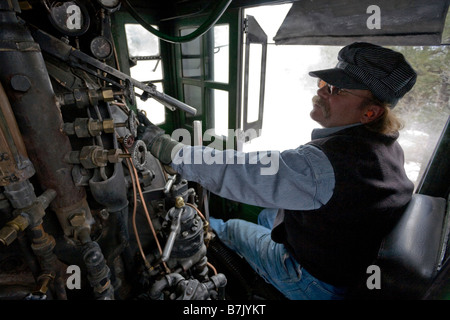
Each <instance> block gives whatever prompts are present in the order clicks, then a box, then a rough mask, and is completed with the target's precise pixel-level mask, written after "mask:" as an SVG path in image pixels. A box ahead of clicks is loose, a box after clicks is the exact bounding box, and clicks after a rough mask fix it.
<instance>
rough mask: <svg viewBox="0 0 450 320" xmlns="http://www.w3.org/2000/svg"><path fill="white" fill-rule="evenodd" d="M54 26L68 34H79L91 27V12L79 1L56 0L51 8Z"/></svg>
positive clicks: (51, 18)
mask: <svg viewBox="0 0 450 320" xmlns="http://www.w3.org/2000/svg"><path fill="white" fill-rule="evenodd" d="M49 13H50V14H49V19H50V22H51V23H52V24H53V26H54V27H55V28H56V29H58V31H60V32H62V33H63V34H65V35H67V36H79V35H82V34H83V33H85V32H86V31H87V29H88V28H89V22H90V19H89V14H88V12H87V10H86V8H85V7H84V6H83V5H81V4H80V3H78V2H77V1H65V2H62V1H55V2H53V3H52V4H51V6H50V8H49Z"/></svg>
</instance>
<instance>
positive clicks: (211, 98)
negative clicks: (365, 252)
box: [0, 0, 450, 300]
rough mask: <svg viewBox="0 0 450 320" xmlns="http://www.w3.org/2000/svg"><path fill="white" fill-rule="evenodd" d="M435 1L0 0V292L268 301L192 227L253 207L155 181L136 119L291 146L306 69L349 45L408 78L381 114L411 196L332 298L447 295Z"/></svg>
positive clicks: (440, 10)
mask: <svg viewBox="0 0 450 320" xmlns="http://www.w3.org/2000/svg"><path fill="white" fill-rule="evenodd" d="M448 8H449V1H448V0H445V1H442V0H439V1H430V0H415V1H411V0H408V1H406V0H398V1H385V0H383V1H378V3H377V5H373V4H372V3H371V1H358V2H355V1H350V0H342V1H331V0H314V1H301V0H298V1H285V0H220V1H219V0H218V1H205V0H166V1H145V0H112V1H105V0H91V1H88V0H69V1H53V0H24V1H19V0H9V1H6V0H0V61H1V63H0V107H1V110H0V111H1V116H0V300H71V299H72V300H176V299H177V300H285V299H286V298H285V297H283V296H282V295H281V294H280V293H279V292H278V291H277V290H276V289H275V288H273V287H272V286H271V285H269V284H268V283H266V282H265V281H264V280H263V279H262V278H260V277H259V276H258V275H257V274H256V273H255V272H254V271H253V270H252V269H251V268H250V266H249V265H248V264H247V263H246V262H245V261H244V260H243V259H242V258H240V257H239V256H237V255H236V254H234V253H233V252H232V251H230V250H229V249H228V248H226V247H225V246H224V245H223V244H222V243H221V242H220V241H219V240H218V239H217V238H216V237H215V235H214V232H213V231H212V230H211V229H210V228H209V223H208V219H209V216H215V217H219V218H224V219H228V218H242V219H245V220H249V221H253V222H255V221H256V219H257V215H258V213H259V212H260V211H261V209H263V208H260V207H257V206H252V205H248V204H245V203H237V202H235V201H231V200H229V199H224V198H221V197H220V196H218V195H216V194H214V193H212V192H210V191H208V190H206V189H204V188H203V187H202V186H200V185H198V184H196V183H193V182H191V181H186V180H184V179H183V177H181V176H180V175H178V174H170V173H168V172H167V171H166V170H165V168H164V166H163V165H162V164H161V163H160V162H159V161H158V160H157V159H156V158H155V157H153V156H152V155H151V153H150V152H149V151H148V150H147V147H146V145H145V143H143V142H142V141H141V140H139V139H138V129H139V126H140V125H141V120H140V119H141V118H140V115H141V114H144V115H145V116H146V117H147V118H148V119H149V120H150V121H151V122H152V123H154V124H156V125H158V126H159V127H160V128H162V129H164V130H165V132H166V133H168V134H170V135H172V137H176V138H177V139H179V140H180V142H182V143H185V144H188V145H205V146H213V147H214V148H217V149H221V150H222V149H225V148H232V149H236V150H240V151H245V152H247V151H249V152H250V151H254V150H274V149H275V150H280V149H281V150H284V149H288V148H296V147H297V146H298V145H300V144H301V143H306V142H308V139H309V138H310V132H311V130H312V128H314V125H315V124H314V123H312V120H311V119H309V116H308V115H309V111H310V100H311V98H312V95H314V92H315V90H317V88H316V83H315V81H314V80H313V79H311V78H308V77H307V73H308V71H309V70H311V69H313V68H317V67H318V66H320V67H331V66H333V65H334V64H335V63H336V54H337V52H338V50H339V49H340V48H342V47H343V46H345V45H347V44H350V43H352V42H355V41H367V42H372V43H375V44H380V45H383V46H388V47H393V48H395V49H397V50H399V51H400V52H402V53H404V54H405V56H406V58H407V59H408V60H410V61H411V63H412V65H413V67H414V68H415V69H416V71H417V72H418V75H419V77H418V79H419V80H418V83H417V85H416V87H415V88H414V90H413V91H412V92H411V93H410V94H408V95H407V96H405V98H404V99H403V100H402V101H401V103H399V105H398V106H397V107H396V108H397V109H398V110H399V113H400V117H401V118H402V120H403V121H404V122H405V128H404V129H403V131H402V132H401V135H400V139H399V140H400V144H401V145H402V147H403V148H404V149H405V159H406V161H405V167H407V173H408V177H410V179H411V180H412V181H413V182H414V185H415V189H414V194H413V198H412V200H411V202H410V204H409V205H408V207H407V208H406V210H405V212H404V214H403V216H402V218H401V219H400V221H399V222H398V224H397V225H396V227H395V228H394V229H393V230H392V231H391V232H390V233H389V234H388V236H387V237H386V238H385V239H384V241H383V243H382V246H381V247H380V251H379V254H378V258H377V259H376V260H375V261H374V262H373V266H375V267H376V268H378V269H368V274H367V279H364V281H362V282H361V283H359V284H358V285H357V286H355V288H353V289H352V290H351V292H350V294H349V297H348V298H349V299H352V300H362V299H364V300H371V299H384V300H391V299H419V300H441V299H450V247H449V240H450V239H449V235H450V217H449V216H450V213H449V202H450V195H449V193H450V183H449V182H450V162H449V161H448V154H449V150H450V125H449V124H450V121H449V120H450V85H449V79H450V55H449V44H450V15H449V14H448ZM302 73H303V74H302ZM299 88H301V90H304V91H301V90H300V89H299ZM299 109H301V110H299ZM180 129H182V130H184V132H189V133H190V137H189V139H186V137H185V136H182V135H181V134H179V132H180ZM377 272H379V273H377ZM378 274H379V275H380V278H377V275H378Z"/></svg>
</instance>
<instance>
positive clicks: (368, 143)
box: [272, 126, 414, 286]
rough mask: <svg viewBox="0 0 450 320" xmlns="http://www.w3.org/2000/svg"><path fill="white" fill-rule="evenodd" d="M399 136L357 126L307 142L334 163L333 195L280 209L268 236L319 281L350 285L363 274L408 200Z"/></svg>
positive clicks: (409, 189) (409, 187)
mask: <svg viewBox="0 0 450 320" xmlns="http://www.w3.org/2000/svg"><path fill="white" fill-rule="evenodd" d="M397 138H398V134H397V135H395V136H386V135H381V134H377V133H374V132H371V131H369V130H367V129H366V128H365V127H364V126H356V127H352V128H349V129H344V130H341V131H339V132H337V133H335V134H332V135H331V136H328V137H326V138H322V139H316V140H312V141H311V142H310V143H309V144H311V145H313V146H316V147H318V148H320V149H321V150H322V151H323V152H324V153H325V155H326V156H327V157H328V159H329V160H330V162H331V164H332V166H333V169H334V174H335V180H336V183H335V188H334V191H333V195H332V197H331V199H330V200H329V201H328V203H327V204H325V205H324V206H322V207H321V208H319V209H317V210H309V211H301V210H280V211H279V213H278V215H277V218H276V220H275V224H274V229H273V230H272V238H273V240H274V241H276V242H280V243H284V244H285V246H286V248H287V249H288V250H289V251H290V252H291V254H292V255H293V256H294V257H295V259H296V260H297V261H298V262H299V263H300V265H302V266H303V267H304V268H305V269H306V270H308V272H309V273H311V274H312V275H313V276H315V277H316V278H318V279H319V280H322V281H324V282H327V283H329V284H332V285H335V286H349V285H352V284H353V283H355V282H356V281H360V280H361V279H362V278H363V277H366V278H367V277H368V274H367V273H366V272H367V267H368V266H369V265H371V264H372V263H373V261H374V259H375V258H376V256H377V252H378V249H379V247H380V245H381V241H382V239H383V237H384V236H385V235H386V234H387V233H388V232H389V231H390V230H391V229H392V227H393V226H394V224H395V222H397V221H398V219H399V217H400V216H401V214H402V213H403V210H404V208H405V206H406V205H407V204H408V202H409V201H410V200H411V195H412V192H413V188H414V186H413V184H412V182H411V181H410V180H409V179H408V178H407V176H406V173H405V170H404V167H403V165H404V155H403V150H402V149H401V147H400V145H399V144H398V142H397V141H396V140H397Z"/></svg>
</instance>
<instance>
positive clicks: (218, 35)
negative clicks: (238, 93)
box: [207, 24, 230, 83]
mask: <svg viewBox="0 0 450 320" xmlns="http://www.w3.org/2000/svg"><path fill="white" fill-rule="evenodd" d="M229 29H230V28H229V26H228V25H227V24H226V25H218V26H215V27H214V28H213V31H212V33H213V42H214V44H213V48H212V50H211V51H212V52H210V53H209V56H210V58H209V60H208V62H209V63H212V67H210V68H207V70H210V73H212V74H209V75H207V79H208V80H212V81H216V82H223V83H228V65H229ZM210 32H211V31H210Z"/></svg>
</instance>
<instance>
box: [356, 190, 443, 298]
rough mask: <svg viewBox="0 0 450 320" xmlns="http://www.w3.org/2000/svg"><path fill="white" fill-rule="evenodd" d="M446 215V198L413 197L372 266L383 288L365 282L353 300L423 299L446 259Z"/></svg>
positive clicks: (421, 195) (419, 195)
mask: <svg viewBox="0 0 450 320" xmlns="http://www.w3.org/2000/svg"><path fill="white" fill-rule="evenodd" d="M447 216H448V215H447V214H446V200H445V199H444V198H438V197H431V196H427V195H423V194H414V195H413V197H412V200H411V202H410V203H409V205H408V206H407V208H406V210H405V213H404V214H403V216H402V217H401V218H400V220H399V222H398V223H397V225H396V226H395V227H394V229H393V230H392V231H391V232H390V233H389V234H388V235H387V236H386V237H385V239H384V241H383V243H382V245H381V247H380V250H379V253H378V258H377V259H376V261H374V263H373V264H374V265H376V266H378V267H379V269H378V270H379V271H380V275H381V286H380V288H379V289H378V288H373V289H369V288H368V286H367V284H366V283H362V284H360V286H358V288H357V289H356V290H355V291H353V292H352V294H351V297H352V298H355V299H367V298H372V299H373V298H375V299H420V298H422V297H423V296H424V294H425V292H426V291H427V289H428V288H429V286H430V285H431V283H432V281H433V279H434V278H435V277H436V275H437V273H438V270H439V267H440V265H441V263H442V262H443V260H444V255H445V252H446V248H447V243H448V235H449V232H448V231H449V224H448V221H447V220H448V217H447ZM370 276H371V274H368V277H370Z"/></svg>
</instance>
